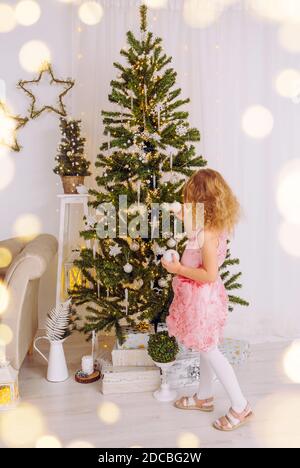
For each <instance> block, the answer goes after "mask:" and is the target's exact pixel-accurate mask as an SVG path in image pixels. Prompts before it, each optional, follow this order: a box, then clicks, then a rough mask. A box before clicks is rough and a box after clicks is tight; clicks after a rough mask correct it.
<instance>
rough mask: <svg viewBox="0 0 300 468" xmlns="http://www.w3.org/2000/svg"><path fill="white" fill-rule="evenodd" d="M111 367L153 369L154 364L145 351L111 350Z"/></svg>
mask: <svg viewBox="0 0 300 468" xmlns="http://www.w3.org/2000/svg"><path fill="white" fill-rule="evenodd" d="M112 363H113V366H138V367H140V366H145V367H149V366H150V367H153V366H154V362H153V360H152V359H151V357H150V356H149V354H148V351H147V349H116V348H115V349H113V351H112Z"/></svg>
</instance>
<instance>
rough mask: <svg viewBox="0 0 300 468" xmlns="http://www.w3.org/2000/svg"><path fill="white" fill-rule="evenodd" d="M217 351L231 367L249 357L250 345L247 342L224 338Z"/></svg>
mask: <svg viewBox="0 0 300 468" xmlns="http://www.w3.org/2000/svg"><path fill="white" fill-rule="evenodd" d="M219 349H220V351H221V352H222V353H223V354H224V355H225V356H226V357H227V359H228V361H229V362H230V364H232V365H233V366H236V365H239V364H241V363H242V362H244V361H246V360H247V359H248V358H249V356H250V343H249V342H248V341H243V340H234V339H233V338H224V340H223V342H222V344H220V346H219Z"/></svg>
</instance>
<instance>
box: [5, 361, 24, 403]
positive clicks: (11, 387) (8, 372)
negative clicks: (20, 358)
mask: <svg viewBox="0 0 300 468" xmlns="http://www.w3.org/2000/svg"><path fill="white" fill-rule="evenodd" d="M19 398H20V397H19V384H18V371H16V370H15V369H14V368H13V367H12V366H11V365H10V363H9V362H8V361H5V360H4V361H0V411H5V410H8V409H11V408H14V407H15V406H16V405H17V404H18V402H19Z"/></svg>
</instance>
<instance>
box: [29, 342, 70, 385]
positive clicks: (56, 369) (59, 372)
mask: <svg viewBox="0 0 300 468" xmlns="http://www.w3.org/2000/svg"><path fill="white" fill-rule="evenodd" d="M39 340H47V341H49V343H50V351H49V357H48V358H47V357H46V356H45V355H44V354H43V353H42V352H41V351H40V350H39V348H38V347H37V346H36V343H37V342H38V341H39ZM64 341H65V340H64V339H63V340H57V341H51V340H49V338H48V337H47V336H39V337H38V338H36V339H35V340H34V343H33V346H34V349H35V350H36V351H37V352H38V353H39V354H40V355H41V356H42V357H43V358H44V359H45V361H47V362H48V370H47V380H49V382H63V381H64V380H67V378H68V377H69V372H68V368H67V363H66V358H65V353H64V348H63V343H64Z"/></svg>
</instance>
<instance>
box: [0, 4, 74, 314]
mask: <svg viewBox="0 0 300 468" xmlns="http://www.w3.org/2000/svg"><path fill="white" fill-rule="evenodd" d="M7 3H10V4H11V5H14V4H16V3H17V2H15V1H9V2H7ZM40 4H41V7H42V15H41V18H40V20H39V21H38V22H37V23H36V24H34V25H32V26H30V27H24V26H17V27H16V28H15V29H14V30H13V31H11V32H8V33H0V57H1V64H0V78H1V79H3V80H5V82H6V97H7V101H8V102H9V104H10V105H11V106H12V108H13V109H14V111H15V112H16V113H19V114H20V115H22V116H23V115H25V114H26V113H27V110H28V108H29V100H28V98H27V96H26V95H25V93H23V92H22V91H20V90H18V89H16V84H17V82H18V81H19V80H20V79H24V80H28V79H32V77H33V76H34V74H31V73H28V72H26V71H24V70H23V69H22V67H21V65H20V63H19V59H18V53H19V50H20V48H21V46H22V45H23V44H24V43H25V42H27V41H29V40H33V39H38V40H42V41H44V42H45V43H46V44H47V45H48V47H49V48H50V51H51V55H52V61H53V67H54V70H55V73H56V75H57V76H58V77H59V78H65V77H69V76H71V72H72V69H71V68H72V67H71V64H72V52H71V51H72V35H71V24H72V13H71V11H72V10H71V6H70V5H65V4H62V3H61V2H59V1H56V0H55V1H52V0H46V1H43V2H40ZM45 97H46V96H45ZM68 101H69V102H68ZM66 102H68V104H69V108H70V99H67V100H66ZM18 138H19V142H20V143H21V145H22V146H23V149H22V150H21V151H20V152H19V153H11V158H12V160H13V163H14V165H15V176H14V178H13V181H12V183H10V184H9V185H8V186H7V187H6V188H5V189H4V190H2V191H1V192H0V219H1V225H0V238H1V239H5V238H9V237H12V236H13V235H14V232H13V224H14V222H15V220H16V218H17V217H18V216H20V215H23V214H24V213H32V214H34V215H36V216H37V217H38V218H39V220H40V222H41V225H42V232H47V233H50V234H54V235H57V232H58V213H57V208H58V204H57V199H56V195H57V193H59V192H61V187H60V180H59V178H58V177H57V176H56V175H55V174H54V173H53V172H52V169H53V167H54V157H55V154H56V147H57V143H58V141H59V130H58V116H57V115H56V114H51V113H46V114H45V115H41V116H40V117H39V118H37V119H36V120H30V121H29V123H28V124H27V125H26V126H25V127H24V128H23V129H22V130H20V131H19V134H18ZM0 170H1V169H0ZM54 272H55V265H52V266H51V270H50V274H48V275H47V276H46V277H44V279H43V282H42V297H43V307H42V308H43V310H42V313H43V314H45V313H46V312H47V311H48V310H49V308H50V306H51V305H52V304H53V300H54V285H55V276H54Z"/></svg>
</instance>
